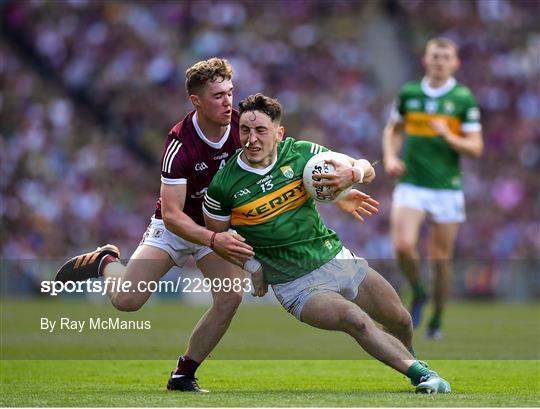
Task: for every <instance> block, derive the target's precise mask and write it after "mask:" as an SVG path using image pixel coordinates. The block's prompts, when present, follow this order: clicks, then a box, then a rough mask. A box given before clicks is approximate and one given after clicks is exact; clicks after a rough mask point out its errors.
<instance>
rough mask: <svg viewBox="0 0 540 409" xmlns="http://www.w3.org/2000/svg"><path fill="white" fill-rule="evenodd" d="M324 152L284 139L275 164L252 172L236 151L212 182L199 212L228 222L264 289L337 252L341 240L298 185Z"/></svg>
mask: <svg viewBox="0 0 540 409" xmlns="http://www.w3.org/2000/svg"><path fill="white" fill-rule="evenodd" d="M327 150H328V149H326V148H324V147H322V146H320V145H317V144H315V143H312V142H307V141H295V140H294V139H292V138H287V139H285V140H284V141H282V142H280V143H279V144H278V148H277V160H276V162H275V163H274V164H272V165H270V166H268V167H267V168H266V169H254V168H251V167H249V166H248V165H246V164H245V163H244V162H243V161H242V160H241V159H240V152H241V151H239V152H237V153H236V154H235V156H233V157H232V158H231V159H230V160H229V161H228V162H227V164H226V165H225V166H224V167H223V168H222V169H221V170H219V171H218V173H217V174H216V175H215V176H214V178H213V179H212V182H211V183H210V186H209V187H208V191H207V193H206V196H205V198H204V204H203V212H204V213H205V214H206V215H207V216H208V217H211V218H213V219H216V220H221V221H229V220H230V224H231V226H232V228H234V229H235V230H236V231H237V232H238V233H239V234H241V235H242V236H243V237H244V238H245V239H246V242H247V243H248V244H249V245H250V246H252V247H253V249H254V251H255V257H256V258H257V259H258V260H259V261H260V262H261V263H262V265H263V268H264V277H265V280H266V282H268V283H269V284H278V283H285V282H288V281H292V280H295V279H296V278H298V277H301V276H303V275H305V274H307V273H309V272H311V271H312V270H314V269H316V268H318V267H320V266H321V265H323V264H324V263H326V262H328V261H329V260H331V259H332V258H334V256H335V255H336V254H337V253H339V251H340V250H341V248H342V244H341V241H340V240H339V238H338V237H337V235H336V233H335V232H334V231H332V230H330V229H329V228H327V227H326V226H325V225H324V223H323V220H322V219H321V216H320V214H319V212H318V210H317V208H316V206H315V203H314V201H313V199H312V198H311V196H310V195H309V193H308V192H307V191H306V189H305V188H304V184H303V183H302V172H303V170H304V166H305V165H306V163H307V161H308V160H309V159H310V158H311V157H312V156H313V155H315V154H317V153H319V152H323V151H327Z"/></svg>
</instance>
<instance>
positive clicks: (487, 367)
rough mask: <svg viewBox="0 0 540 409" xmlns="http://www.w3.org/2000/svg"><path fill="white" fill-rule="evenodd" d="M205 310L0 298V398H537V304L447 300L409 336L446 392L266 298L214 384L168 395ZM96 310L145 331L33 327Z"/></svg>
mask: <svg viewBox="0 0 540 409" xmlns="http://www.w3.org/2000/svg"><path fill="white" fill-rule="evenodd" d="M204 310H205V308H204V307H193V306H187V305H185V304H179V303H178V302H177V301H172V300H169V301H162V300H160V301H159V302H154V303H151V304H149V305H147V306H145V308H143V309H142V310H141V311H139V312H137V313H130V314H128V313H119V312H117V311H115V310H114V309H113V308H112V307H111V306H110V305H108V304H106V303H93V302H91V301H88V300H81V299H56V300H51V299H43V300H39V301H36V300H2V303H1V318H2V319H1V341H2V342H1V357H2V361H1V363H0V377H1V379H0V380H1V383H0V385H1V394H0V406H140V407H144V406H191V407H195V406H257V407H261V406H266V407H272V406H274V407H275V406H343V407H345V406H349V407H350V406H430V407H433V406H462V407H470V406H492V407H493V406H504V407H508V406H539V405H540V361H539V354H540V350H539V347H540V342H539V340H540V336H539V329H540V328H539V324H538V323H539V322H540V321H539V320H538V318H539V308H538V304H499V303H454V304H452V305H451V306H450V309H449V311H448V314H447V317H446V320H445V337H444V339H443V340H442V341H440V342H433V341H425V340H423V339H422V337H421V335H422V333H421V332H419V333H418V334H417V337H416V338H417V341H416V342H415V345H416V349H417V352H418V353H419V355H420V358H427V359H428V360H429V363H430V366H431V367H433V368H434V369H435V370H437V371H438V372H439V373H440V374H441V375H443V376H444V377H445V378H446V379H447V380H448V381H449V382H450V383H451V385H452V388H453V393H452V394H450V395H448V396H442V395H440V396H420V395H415V394H414V393H413V388H412V387H411V386H410V385H409V383H408V381H407V379H406V378H405V377H404V376H402V375H400V374H398V373H396V372H394V371H393V370H391V369H390V368H388V367H385V366H384V365H383V364H381V363H379V362H377V361H374V360H372V359H371V358H369V357H367V356H366V355H365V354H364V353H363V352H362V351H361V350H360V348H359V347H358V346H357V345H356V344H355V342H354V341H352V339H350V338H349V337H348V336H346V335H344V334H340V333H335V332H326V331H320V330H316V329H313V328H311V327H309V326H307V325H304V324H301V323H299V322H297V321H296V320H295V319H293V318H292V317H291V316H290V315H288V314H287V313H285V312H284V311H283V310H282V309H281V308H280V307H278V306H275V305H266V304H263V305H261V304H259V305H247V304H246V305H243V306H242V307H241V309H240V310H239V313H238V314H237V317H236V318H235V320H234V321H233V324H232V326H231V328H230V330H229V332H228V333H227V334H226V336H225V337H224V339H223V340H222V342H221V343H220V345H219V346H218V348H216V350H215V351H214V352H213V354H212V357H211V359H209V360H207V361H206V362H205V363H204V365H202V366H201V368H200V369H199V371H198V373H197V374H198V377H199V378H200V380H201V381H200V383H201V386H203V387H206V388H208V389H210V390H211V391H212V393H211V394H205V395H201V394H195V395H194V394H179V393H167V392H165V390H164V386H165V383H166V381H167V377H168V372H169V371H170V370H171V369H173V366H174V360H175V358H176V356H177V355H178V353H179V352H181V351H183V349H184V347H185V343H186V341H187V339H188V337H189V334H190V332H191V329H192V328H193V326H194V325H195V323H196V322H197V320H198V319H199V318H200V316H201V314H202V313H203V311H204ZM98 316H101V317H116V316H119V317H121V318H123V319H132V320H150V321H151V324H152V329H151V330H148V331H120V330H113V331H88V330H85V331H83V333H80V334H79V333H77V332H73V331H62V332H56V333H53V334H50V333H47V332H45V331H42V330H40V328H39V324H40V317H48V318H50V319H58V318H60V317H70V318H73V319H86V320H87V319H88V318H89V317H98ZM321 357H324V358H325V359H326V360H321V359H320V358H321ZM278 359H279V360H278Z"/></svg>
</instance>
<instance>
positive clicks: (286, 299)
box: [272, 247, 369, 321]
mask: <svg viewBox="0 0 540 409" xmlns="http://www.w3.org/2000/svg"><path fill="white" fill-rule="evenodd" d="M368 268H369V267H368V263H367V261H366V260H364V259H363V258H360V257H356V256H355V255H354V254H353V253H352V252H351V251H350V250H349V249H347V248H345V247H343V248H342V249H341V251H340V252H339V253H338V254H336V256H335V257H334V258H333V259H332V260H330V261H329V262H327V263H326V264H323V265H322V266H320V267H319V268H317V269H315V270H313V271H311V272H310V273H308V274H306V275H303V276H302V277H299V278H297V279H296V280H294V281H289V282H288V283H282V284H274V285H272V289H273V290H274V294H275V295H276V298H277V299H278V300H279V302H280V303H281V305H282V306H283V308H285V309H286V310H287V311H288V312H290V313H291V314H292V315H294V316H295V317H296V318H297V319H298V320H300V321H301V320H302V319H301V318H300V317H301V314H302V309H303V308H304V305H306V302H308V300H309V299H310V298H311V297H313V296H314V295H316V294H320V293H323V292H328V291H332V292H335V293H338V294H341V295H342V296H343V297H344V298H346V299H347V300H353V299H354V298H356V296H357V295H358V287H359V286H360V284H361V283H362V281H363V280H364V278H365V277H366V274H367V272H368Z"/></svg>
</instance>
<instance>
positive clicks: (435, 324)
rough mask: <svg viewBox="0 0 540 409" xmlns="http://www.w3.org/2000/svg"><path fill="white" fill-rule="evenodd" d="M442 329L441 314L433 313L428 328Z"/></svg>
mask: <svg viewBox="0 0 540 409" xmlns="http://www.w3.org/2000/svg"><path fill="white" fill-rule="evenodd" d="M440 327H441V313H440V312H435V313H433V317H431V319H430V320H429V324H428V328H440Z"/></svg>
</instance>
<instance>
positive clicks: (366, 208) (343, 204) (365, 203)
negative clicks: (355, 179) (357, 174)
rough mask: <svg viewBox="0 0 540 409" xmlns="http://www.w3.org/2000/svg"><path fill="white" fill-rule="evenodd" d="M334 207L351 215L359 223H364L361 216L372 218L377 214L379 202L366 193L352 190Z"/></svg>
mask: <svg viewBox="0 0 540 409" xmlns="http://www.w3.org/2000/svg"><path fill="white" fill-rule="evenodd" d="M336 205H337V206H338V207H339V208H340V209H341V210H343V211H344V212H347V213H350V214H352V215H353V216H354V217H355V218H356V219H358V220H360V221H361V222H363V221H364V218H363V217H362V216H372V215H373V214H375V213H378V212H379V209H378V207H377V206H379V202H378V201H376V200H375V199H373V198H372V197H371V196H370V195H368V194H367V193H364V192H361V191H359V190H356V189H352V190H351V191H350V192H349V193H348V194H347V196H345V197H344V198H343V199H341V200H339V201H338V202H336Z"/></svg>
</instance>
